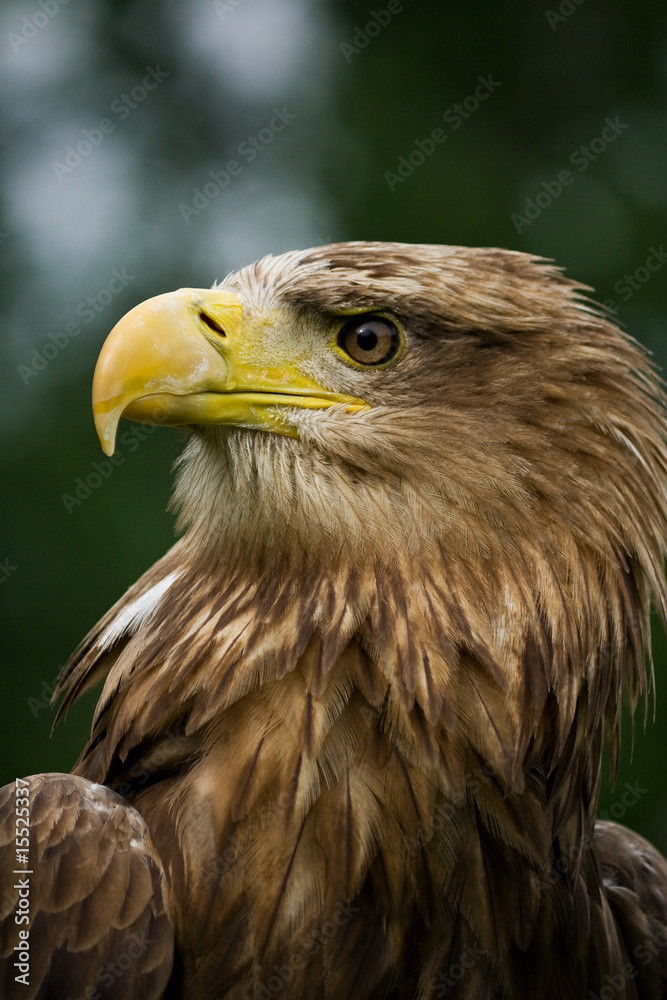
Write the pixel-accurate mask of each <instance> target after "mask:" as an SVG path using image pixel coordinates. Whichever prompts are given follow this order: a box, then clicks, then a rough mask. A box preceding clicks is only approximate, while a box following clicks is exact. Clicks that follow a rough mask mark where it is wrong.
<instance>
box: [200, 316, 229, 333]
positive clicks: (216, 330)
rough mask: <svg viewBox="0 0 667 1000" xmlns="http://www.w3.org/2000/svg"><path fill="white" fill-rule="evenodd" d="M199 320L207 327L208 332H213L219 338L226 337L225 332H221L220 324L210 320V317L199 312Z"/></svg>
mask: <svg viewBox="0 0 667 1000" xmlns="http://www.w3.org/2000/svg"><path fill="white" fill-rule="evenodd" d="M199 318H200V320H201V321H202V323H203V324H204V326H207V327H208V328H209V330H212V331H213V333H217V334H218V336H220V337H226V336H227V334H226V333H225V331H224V330H223V328H222V327H221V326H220V324H219V323H216V321H215V320H214V319H211V317H210V316H207V315H206V313H205V312H200V313H199Z"/></svg>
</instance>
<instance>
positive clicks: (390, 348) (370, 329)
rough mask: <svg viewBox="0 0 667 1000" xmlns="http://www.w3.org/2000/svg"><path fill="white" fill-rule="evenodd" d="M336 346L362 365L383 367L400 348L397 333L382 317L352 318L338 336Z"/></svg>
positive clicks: (390, 323) (391, 324)
mask: <svg viewBox="0 0 667 1000" xmlns="http://www.w3.org/2000/svg"><path fill="white" fill-rule="evenodd" d="M338 346H339V347H340V348H341V349H342V350H343V351H344V352H345V353H346V354H347V355H348V357H350V358H351V359H352V360H353V361H356V362H357V363H358V364H362V365H368V366H372V365H383V364H386V363H387V362H388V361H391V359H392V358H393V357H395V356H396V354H397V352H398V349H399V347H400V346H401V338H400V335H399V332H398V330H397V328H396V326H395V325H394V323H392V321H391V320H390V319H386V318H385V317H384V316H353V317H352V318H351V319H349V320H348V321H347V323H346V324H345V326H344V327H343V328H342V330H341V331H340V333H339V334H338Z"/></svg>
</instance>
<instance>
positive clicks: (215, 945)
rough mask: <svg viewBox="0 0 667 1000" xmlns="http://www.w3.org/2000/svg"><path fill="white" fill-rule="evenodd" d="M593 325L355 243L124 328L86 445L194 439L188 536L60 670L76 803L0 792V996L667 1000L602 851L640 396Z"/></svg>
mask: <svg viewBox="0 0 667 1000" xmlns="http://www.w3.org/2000/svg"><path fill="white" fill-rule="evenodd" d="M589 292H590V289H588V288H587V286H585V285H582V284H580V283H578V282H576V281H573V280H571V279H570V278H568V277H566V276H565V274H564V272H563V271H562V270H561V269H560V268H558V267H556V266H555V265H553V264H552V263H550V262H549V261H547V260H545V259H543V258H538V257H535V256H532V255H529V254H525V253H519V252H514V251H509V250H502V249H493V248H481V249H480V248H467V247H453V246H432V245H422V244H415V245H412V244H401V243H390V242H348V243H338V244H333V245H328V246H319V247H316V248H314V249H309V250H305V251H294V252H288V253H283V254H281V255H277V256H267V257H264V258H263V259H261V260H259V261H257V262H256V263H253V264H251V265H249V266H245V267H243V268H241V269H239V270H238V271H236V272H234V273H232V274H230V275H229V276H228V277H227V278H225V279H224V280H223V281H222V282H221V283H219V284H215V285H214V286H213V287H212V288H210V289H198V288H181V289H179V290H178V291H175V292H170V293H168V294H163V295H158V296H156V297H154V298H151V299H148V300H147V301H146V302H143V303H142V304H141V305H138V306H136V307H135V308H133V309H132V310H131V311H130V312H129V313H127V315H126V316H124V317H123V318H122V319H121V320H120V322H119V323H118V324H117V325H116V326H115V327H114V329H113V330H112V332H111V333H110V335H109V337H108V338H107V340H106V342H105V344H104V346H103V348H102V351H101V354H100V356H99V360H98V362H97V367H96V370H95V376H94V382H93V411H94V419H95V424H96V428H97V432H98V435H99V438H100V441H101V444H102V447H103V449H104V451H105V452H106V454H107V455H111V454H112V453H113V450H114V441H115V435H116V429H117V426H118V423H119V421H120V419H121V418H125V419H129V420H136V421H144V422H149V423H153V424H164V425H175V426H180V427H184V428H186V434H187V445H186V447H185V451H184V453H183V455H182V457H181V459H180V460H179V462H178V465H177V470H178V471H177V481H176V486H175V493H174V499H173V505H174V508H175V510H177V512H178V521H177V529H178V532H179V535H180V537H179V540H178V541H177V542H176V544H175V545H174V546H173V548H171V549H170V550H169V551H168V552H167V554H166V555H165V556H164V557H163V558H162V559H160V560H159V561H158V562H157V563H156V564H155V565H154V566H153V567H151V568H150V569H149V570H148V571H147V572H146V573H145V574H144V575H143V576H142V577H141V578H140V579H139V580H138V582H137V583H136V584H135V585H134V586H132V587H131V588H130V589H129V590H128V591H127V593H126V594H125V595H124V596H123V597H121V598H120V600H119V601H118V602H117V603H116V604H115V605H114V606H113V607H112V608H111V610H110V611H109V612H108V613H107V614H106V615H105V616H104V617H103V618H102V620H101V621H100V622H99V623H98V624H97V625H96V626H95V627H94V628H93V629H92V631H91V632H90V633H89V635H88V636H87V637H86V638H85V639H84V640H83V642H82V643H81V645H80V646H79V648H78V649H77V650H76V652H75V653H74V655H73V657H72V659H71V660H70V662H69V663H68V664H67V665H66V667H65V668H64V670H63V672H62V675H61V677H60V681H59V685H58V691H57V696H58V697H59V698H60V712H63V711H66V710H67V709H68V707H69V706H70V705H71V704H72V703H73V702H74V700H75V699H76V698H77V697H78V696H79V695H80V694H81V693H82V692H84V691H86V690H88V689H89V688H91V687H92V686H95V685H97V684H99V683H103V688H102V692H101V695H100V698H99V702H98V704H97V708H96V711H95V715H94V719H93V722H92V729H91V733H90V738H89V739H88V742H87V743H86V746H85V747H84V749H83V752H82V753H81V756H80V757H79V759H78V761H77V763H76V765H75V766H74V768H73V771H72V773H71V774H68V775H65V774H55V773H45V774H40V775H33V776H31V777H29V778H25V779H19V780H17V782H15V783H14V784H12V785H8V786H7V787H6V788H5V789H3V790H2V792H1V793H0V855H1V858H0V871H1V872H2V879H3V883H4V888H3V891H2V894H1V898H0V904H1V905H0V920H1V921H2V924H1V929H0V955H1V961H0V993H1V995H2V996H3V997H5V998H19V997H20V998H22V1000H32V998H39V1000H46V998H49V1000H51V998H53V1000H82V998H84V1000H106V998H109V997H113V998H114V1000H138V998H142V1000H158V998H162V997H164V998H169V1000H223V998H224V1000H281V998H289V1000H294V998H304V1000H310V998H313V1000H315V998H317V1000H320V998H329V1000H343V998H345V1000H348V998H349V1000H371V998H372V1000H437V998H440V997H447V998H449V1000H451V998H455V1000H473V998H474V1000H536V998H539V1000H611V998H620V1000H639V998H642V1000H661V998H664V997H665V996H667V862H666V861H665V860H664V859H663V858H662V857H661V855H660V854H659V853H658V852H657V851H656V850H655V848H654V847H652V846H651V845H650V844H649V843H647V842H646V841H645V840H643V839H642V838H641V837H639V836H638V835H636V834H635V833H633V832H631V831H630V830H629V829H626V828H625V827H622V826H619V825H617V824H615V823H611V822H599V821H598V822H596V809H597V804H598V797H599V792H600V780H601V754H602V749H603V744H606V745H608V746H609V748H610V753H611V760H612V764H613V762H614V761H616V760H617V757H618V751H619V740H620V729H621V713H622V706H623V703H624V700H625V699H627V701H628V703H629V704H630V706H631V708H633V709H634V708H635V706H636V705H637V703H638V702H642V701H643V702H644V703H646V699H647V696H648V694H649V693H650V688H651V683H652V682H651V676H652V668H651V661H650V614H651V609H652V608H653V607H655V608H657V610H658V611H659V612H660V613H661V614H662V616H663V619H664V617H665V613H666V611H667V588H666V584H665V574H664V558H665V550H666V547H667V400H666V398H665V395H664V393H663V390H662V385H661V381H660V378H659V376H658V374H657V371H656V368H655V366H654V365H653V363H652V362H651V361H650V359H649V358H648V357H647V354H646V352H644V351H643V349H642V348H640V346H639V345H638V344H637V343H636V342H635V341H634V340H632V339H631V338H630V336H628V335H627V334H626V333H625V332H624V331H622V330H621V329H620V328H619V327H618V325H617V324H616V323H615V322H614V317H613V315H612V314H611V313H609V312H608V311H606V310H605V309H604V308H603V307H600V306H597V305H596V304H595V303H594V302H593V301H592V300H591V299H590V298H589V297H588V293H589ZM119 558H122V553H119ZM20 847H22V848H23V849H22V850H21V849H20Z"/></svg>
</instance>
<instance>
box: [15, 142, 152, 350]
mask: <svg viewBox="0 0 667 1000" xmlns="http://www.w3.org/2000/svg"><path fill="white" fill-rule="evenodd" d="M107 138H108V146H107V148H106V149H104V151H102V150H101V149H99V150H94V151H93V153H92V154H91V158H90V162H83V163H82V164H81V165H80V166H78V167H77V168H76V169H75V170H74V172H73V173H72V175H70V176H68V177H65V178H64V179H63V181H62V182H59V181H58V180H57V178H56V176H55V174H54V173H53V171H52V170H51V167H50V158H51V157H52V156H53V153H54V149H57V147H54V145H53V143H52V142H51V141H50V139H49V137H48V136H47V137H45V138H44V142H43V143H40V144H39V145H34V146H32V147H31V148H28V149H25V148H20V149H19V150H17V155H18V157H19V159H20V161H21V169H17V166H18V164H13V165H11V166H10V169H9V170H8V172H7V176H6V189H5V190H6V194H7V202H8V206H9V210H8V214H7V225H8V226H9V228H10V230H11V231H15V232H20V233H21V238H22V240H23V241H24V243H25V244H26V245H27V246H26V249H27V251H28V254H29V257H30V259H31V262H32V264H33V266H34V268H35V270H36V271H38V272H40V281H41V287H42V293H43V294H44V293H46V294H48V301H49V309H50V312H51V315H52V316H54V317H57V315H58V313H59V312H60V313H66V312H67V309H68V308H73V307H74V306H75V305H76V303H77V302H78V301H79V300H80V299H81V298H83V297H85V296H86V295H89V294H90V293H91V292H92V291H94V290H95V289H94V287H93V285H95V282H96V281H97V280H98V279H99V276H100V273H101V272H103V271H104V269H105V267H107V266H108V267H109V268H112V267H120V266H121V265H123V264H128V263H129V260H128V258H129V257H130V256H133V254H131V247H130V246H129V245H128V240H127V235H128V230H129V228H130V226H131V220H132V218H133V215H134V212H135V201H136V189H135V186H134V183H133V182H132V179H131V173H132V167H133V163H132V160H133V158H132V152H131V150H130V149H129V148H128V147H127V145H126V143H125V142H124V140H123V138H122V136H120V135H116V136H114V135H111V136H109V137H107ZM112 143H113V145H112ZM17 346H19V345H17ZM20 347H21V349H24V348H25V341H24V338H21V344H20Z"/></svg>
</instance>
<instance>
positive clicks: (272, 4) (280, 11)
mask: <svg viewBox="0 0 667 1000" xmlns="http://www.w3.org/2000/svg"><path fill="white" fill-rule="evenodd" d="M225 7H231V8H232V9H231V10H224V8H225ZM171 16H172V18H173V19H174V21H175V26H176V31H177V32H178V34H179V35H180V36H181V37H182V39H183V42H184V46H185V50H186V52H187V53H189V55H190V58H191V59H194V60H196V62H197V64H198V66H199V68H200V69H201V66H202V65H204V66H205V67H206V68H207V69H208V70H209V72H210V73H211V74H212V75H213V76H214V77H216V84H217V86H218V87H220V86H222V88H223V90H222V93H223V94H224V88H229V89H231V90H232V91H233V92H234V94H235V95H236V96H237V97H241V98H243V99H245V100H248V101H255V102H258V103H266V102H272V101H276V102H279V101H280V100H281V98H285V97H286V94H287V91H289V90H290V88H292V87H293V86H295V85H296V84H299V85H300V87H301V89H302V91H303V90H305V91H306V92H307V93H308V94H309V97H310V99H311V100H315V99H317V96H318V92H321V90H322V88H323V85H325V84H326V78H327V76H328V73H327V69H330V68H331V66H332V63H333V61H334V59H337V57H339V56H340V52H339V51H338V49H337V46H336V45H335V44H334V39H335V38H336V37H337V36H336V33H335V32H334V31H333V27H332V23H331V20H330V17H331V15H330V12H329V11H328V10H327V9H326V7H325V5H324V4H318V3H317V2H316V0H231V3H227V4H225V3H224V2H222V3H219V4H218V5H217V9H216V5H215V4H214V3H213V2H212V0H204V2H203V3H201V4H198V5H197V6H196V7H195V6H194V5H192V4H190V5H186V4H179V5H176V4H175V3H174V4H173V5H172V7H171ZM306 80H307V86H306V87H304V81H306ZM320 96H321V93H320Z"/></svg>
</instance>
